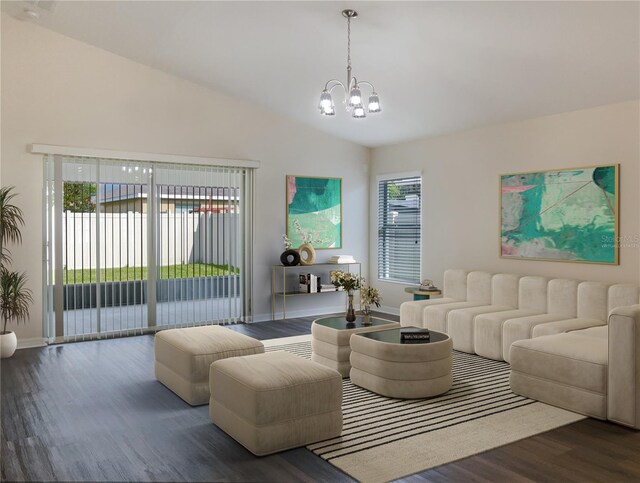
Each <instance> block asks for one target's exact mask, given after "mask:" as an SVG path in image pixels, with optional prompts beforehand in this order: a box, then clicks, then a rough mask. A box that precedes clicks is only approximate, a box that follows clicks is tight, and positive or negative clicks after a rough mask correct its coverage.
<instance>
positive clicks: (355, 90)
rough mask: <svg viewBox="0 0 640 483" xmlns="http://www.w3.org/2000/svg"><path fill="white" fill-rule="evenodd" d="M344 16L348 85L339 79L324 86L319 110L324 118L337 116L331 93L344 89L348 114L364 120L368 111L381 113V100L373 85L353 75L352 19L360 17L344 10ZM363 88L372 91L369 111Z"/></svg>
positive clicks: (352, 11) (353, 11)
mask: <svg viewBox="0 0 640 483" xmlns="http://www.w3.org/2000/svg"><path fill="white" fill-rule="evenodd" d="M342 16H343V17H345V18H346V19H347V83H346V84H343V83H342V82H340V81H339V80H338V79H331V80H330V81H328V82H327V83H326V84H325V85H324V90H323V91H322V94H320V104H319V105H318V109H319V110H320V114H322V115H323V116H335V114H336V110H335V106H334V104H333V97H332V96H331V92H332V91H333V89H335V88H336V87H338V86H340V87H342V90H343V91H344V101H343V104H344V105H345V108H346V110H347V112H351V115H352V116H353V117H355V118H356V119H362V118H365V117H367V111H368V112H369V113H375V112H380V111H381V110H382V109H380V98H379V97H378V94H377V93H376V90H375V88H374V87H373V84H371V83H370V82H367V81H362V80H361V81H359V80H357V79H356V78H355V77H353V76H352V75H351V19H352V18H356V17H357V16H358V12H356V11H355V10H350V9H347V10H343V11H342ZM361 86H368V87H369V88H370V89H371V95H370V96H369V102H368V103H367V109H366V110H365V108H364V105H363V102H362V91H361V90H360V87H361Z"/></svg>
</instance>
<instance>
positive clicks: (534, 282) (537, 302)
mask: <svg viewBox="0 0 640 483" xmlns="http://www.w3.org/2000/svg"><path fill="white" fill-rule="evenodd" d="M548 284H549V279H548V278H546V277H534V276H526V277H522V278H521V279H520V284H519V287H518V308H519V309H524V310H533V311H535V312H540V313H541V314H544V313H545V312H546V311H547V285H548Z"/></svg>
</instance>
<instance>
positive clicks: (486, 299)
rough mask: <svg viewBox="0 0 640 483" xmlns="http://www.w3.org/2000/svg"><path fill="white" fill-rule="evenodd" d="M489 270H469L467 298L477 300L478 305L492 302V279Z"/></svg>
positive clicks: (471, 300) (470, 300)
mask: <svg viewBox="0 0 640 483" xmlns="http://www.w3.org/2000/svg"><path fill="white" fill-rule="evenodd" d="M492 278H493V274H492V273H489V272H481V271H475V272H469V275H468V276H467V300H468V301H469V302H477V303H478V305H489V304H491V279H492Z"/></svg>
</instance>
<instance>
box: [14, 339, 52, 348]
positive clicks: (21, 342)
mask: <svg viewBox="0 0 640 483" xmlns="http://www.w3.org/2000/svg"><path fill="white" fill-rule="evenodd" d="M46 345H47V343H46V341H45V339H43V338H42V337H30V338H29V339H18V349H31V348H33V347H45V346H46Z"/></svg>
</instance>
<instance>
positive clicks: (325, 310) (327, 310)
mask: <svg viewBox="0 0 640 483" xmlns="http://www.w3.org/2000/svg"><path fill="white" fill-rule="evenodd" d="M344 311H345V306H344V304H340V305H336V306H333V307H314V308H311V309H304V310H287V319H295V318H297V317H310V316H313V315H326V314H339V313H341V312H344ZM282 318H283V317H282V312H276V314H275V320H282ZM268 320H271V313H266V314H257V315H254V316H253V319H252V320H251V322H266V321H268Z"/></svg>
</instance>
